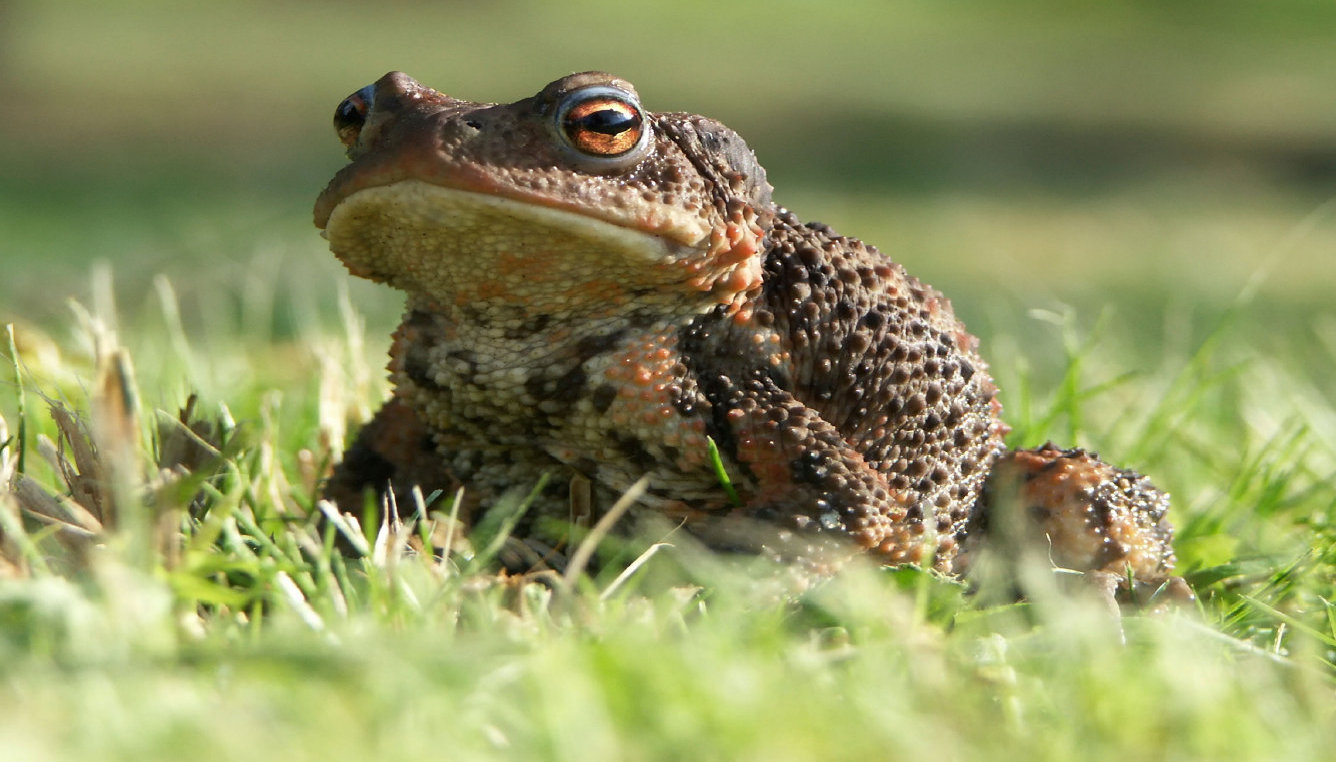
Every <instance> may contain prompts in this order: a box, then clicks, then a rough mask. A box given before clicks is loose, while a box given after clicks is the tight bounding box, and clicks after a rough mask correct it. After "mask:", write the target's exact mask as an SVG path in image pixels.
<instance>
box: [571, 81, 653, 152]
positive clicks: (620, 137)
mask: <svg viewBox="0 0 1336 762" xmlns="http://www.w3.org/2000/svg"><path fill="white" fill-rule="evenodd" d="M556 126H557V132H558V133H559V134H560V135H561V138H562V140H564V141H565V142H566V144H567V145H568V146H570V147H571V148H572V149H574V150H575V151H577V152H578V153H580V154H581V155H582V156H583V157H585V158H586V159H587V160H588V159H592V160H595V161H596V162H598V163H600V164H601V163H602V162H601V161H599V160H603V159H607V160H611V161H610V164H611V165H612V166H628V165H630V164H633V163H635V162H637V161H639V160H640V159H641V158H642V154H643V153H644V151H645V150H646V148H647V146H648V145H649V134H650V130H649V128H648V127H647V126H646V124H645V112H644V111H642V110H641V109H640V104H639V103H637V102H636V101H635V100H634V99H633V98H632V97H631V95H630V94H628V93H626V92H625V91H623V90H619V89H617V88H614V87H588V88H585V89H583V90H577V91H576V92H574V93H571V94H570V95H568V96H567V97H566V99H565V101H564V102H563V103H562V104H561V106H560V108H558V109H557V124H556Z"/></svg>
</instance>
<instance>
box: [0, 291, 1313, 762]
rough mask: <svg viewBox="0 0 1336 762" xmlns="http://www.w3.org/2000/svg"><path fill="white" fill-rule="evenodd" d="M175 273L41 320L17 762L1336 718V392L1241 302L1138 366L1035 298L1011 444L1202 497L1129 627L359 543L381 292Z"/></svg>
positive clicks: (1185, 731)
mask: <svg viewBox="0 0 1336 762" xmlns="http://www.w3.org/2000/svg"><path fill="white" fill-rule="evenodd" d="M336 288H337V287H336V286H335V285H334V283H333V282H331V289H336ZM95 291H101V292H106V291H109V288H108V286H107V285H106V281H105V279H104V280H103V285H102V286H99V287H98V288H97V289H95ZM156 293H157V295H158V299H157V302H158V304H157V307H156V308H155V310H154V311H156V312H157V313H158V315H157V318H156V319H147V318H148V317H150V314H149V311H146V312H145V313H143V317H142V318H141V319H138V320H132V321H128V324H125V323H122V324H121V325H120V327H119V336H118V335H117V333H116V332H114V331H112V330H111V327H110V326H112V325H115V324H117V322H118V321H117V320H116V319H114V316H113V315H112V314H103V315H98V316H95V315H92V314H84V315H83V317H82V318H80V319H79V320H77V321H73V323H74V325H73V329H74V330H73V331H72V337H71V338H69V339H62V340H57V341H54V342H48V343H42V342H41V341H37V340H36V339H40V335H37V336H31V335H25V332H24V331H23V330H20V331H19V333H18V336H17V339H18V341H17V346H18V357H19V361H18V362H17V363H16V364H15V365H14V366H12V369H11V370H12V372H14V373H17V374H18V377H19V383H18V384H16V385H12V386H10V387H9V388H10V389H11V390H12V391H13V392H14V394H13V395H12V396H11V398H10V400H9V401H8V402H6V403H5V407H4V417H5V420H6V421H7V422H8V427H9V433H8V435H7V436H6V435H0V440H4V441H5V442H6V445H5V447H4V449H3V450H0V470H3V471H4V474H3V476H4V477H5V479H6V480H9V479H11V478H13V475H14V472H15V471H16V470H17V467H18V460H19V458H20V457H21V456H22V458H23V460H24V468H25V474H24V477H25V479H29V480H31V481H28V482H25V484H26V485H27V488H28V489H29V490H30V491H29V492H27V493H25V494H26V495H28V497H27V498H26V499H25V501H24V504H25V505H26V506H27V507H28V508H29V510H25V511H20V509H19V502H20V500H18V499H16V496H15V495H13V494H7V493H5V494H0V517H3V520H4V529H5V544H4V546H3V556H2V557H3V559H4V564H5V567H4V571H3V573H2V574H0V576H2V577H3V578H2V579H0V664H3V665H4V670H3V674H4V677H3V679H2V680H0V717H3V719H0V744H3V747H4V748H5V749H7V750H12V751H11V752H10V753H13V754H17V756H15V757H13V758H15V759H25V760H46V759H74V758H81V757H89V756H92V757H95V758H98V759H108V760H112V759H135V760H148V759H175V758H179V756H180V755H181V754H182V753H185V752H184V750H186V749H189V753H190V754H191V755H192V756H193V757H198V758H200V759H204V760H212V759H218V760H226V759H239V758H250V759H257V758H258V759H270V758H273V759H278V758H297V759H306V758H311V759H314V758H343V759H363V758H384V759H419V758H421V759H427V758H439V757H440V756H442V755H445V756H447V757H448V758H463V759H491V758H496V759H514V758H522V759H530V758H532V759H573V758H604V759H678V758H682V757H684V756H691V757H694V758H705V759H761V758H767V759H774V758H779V759H830V758H848V759H901V758H903V759H909V758H922V757H924V756H932V757H934V758H940V759H996V758H998V757H1011V756H1016V757H1025V758H1035V759H1070V758H1072V757H1074V756H1078V755H1079V756H1082V757H1085V758H1093V759H1125V758H1128V757H1129V756H1131V757H1132V758H1138V759H1172V758H1211V759H1263V758H1265V759H1277V758H1294V759H1302V758H1312V759H1318V758H1324V757H1325V756H1326V754H1327V750H1328V749H1330V748H1331V744H1332V743H1333V742H1334V741H1336V737H1333V736H1336V732H1334V731H1333V730H1332V728H1333V727H1336V725H1333V724H1332V722H1331V720H1332V719H1333V712H1336V696H1333V692H1332V685H1333V677H1334V676H1336V675H1334V674H1333V666H1336V614H1333V612H1332V609H1331V605H1330V602H1331V601H1332V600H1333V589H1332V588H1333V580H1334V579H1336V575H1333V571H1336V569H1334V568H1333V567H1334V566H1336V553H1334V552H1333V547H1334V545H1333V537H1336V534H1334V533H1333V531H1332V526H1331V523H1330V522H1331V516H1332V509H1333V508H1334V507H1336V501H1333V493H1332V490H1331V487H1330V484H1329V479H1330V476H1331V474H1332V472H1333V449H1332V447H1331V445H1332V442H1331V440H1330V436H1329V432H1330V430H1331V429H1330V428H1328V427H1327V424H1328V423H1329V422H1330V421H1331V420H1332V416H1333V413H1334V412H1336V411H1334V410H1333V408H1332V405H1331V401H1330V399H1329V398H1327V397H1326V396H1325V394H1324V393H1323V392H1322V391H1321V390H1319V389H1317V388H1313V387H1312V386H1311V383H1310V382H1309V381H1307V380H1306V379H1304V378H1303V376H1302V373H1301V372H1300V371H1298V370H1296V368H1292V367H1287V366H1286V364H1285V363H1284V362H1280V361H1277V360H1276V358H1274V357H1262V356H1258V355H1254V354H1250V350H1248V349H1247V348H1246V346H1243V345H1240V344H1239V343H1237V342H1233V341H1231V337H1233V336H1235V335H1236V332H1238V331H1239V330H1240V327H1239V325H1240V323H1246V317H1247V313H1248V310H1249V309H1251V307H1250V306H1249V305H1246V304H1243V305H1240V306H1239V307H1238V308H1237V312H1236V313H1235V314H1234V315H1233V317H1232V319H1227V320H1224V321H1223V322H1221V323H1219V324H1218V325H1217V326H1216V327H1215V328H1214V329H1213V330H1212V331H1211V332H1208V333H1207V337H1206V339H1205V340H1204V341H1202V342H1200V343H1199V344H1198V345H1197V347H1196V348H1195V350H1193V351H1192V352H1191V353H1189V354H1185V355H1182V356H1178V357H1175V358H1173V359H1172V361H1170V362H1167V363H1166V365H1165V366H1164V367H1163V368H1161V369H1159V370H1156V371H1154V372H1151V373H1148V374H1144V375H1140V376H1135V377H1127V376H1124V375H1122V374H1121V373H1120V372H1119V371H1118V370H1117V368H1119V367H1120V363H1125V362H1126V361H1127V360H1126V355H1125V354H1124V353H1121V352H1120V350H1119V349H1118V348H1117V346H1116V342H1113V341H1112V340H1111V339H1110V338H1106V337H1107V336H1108V335H1109V334H1113V333H1114V328H1113V327H1112V326H1111V325H1109V324H1102V325H1101V326H1097V327H1096V328H1095V330H1093V331H1087V330H1083V329H1081V328H1079V327H1077V326H1076V324H1075V322H1074V321H1073V320H1072V319H1070V318H1064V317H1062V316H1060V315H1056V314H1048V315H1040V316H1038V317H1039V318H1042V320H1041V322H1040V324H1041V325H1048V326H1050V328H1048V329H1047V331H1048V333H1049V335H1050V337H1051V340H1052V341H1053V342H1054V343H1056V344H1058V345H1059V346H1064V345H1065V347H1066V350H1065V352H1066V355H1067V361H1066V367H1067V372H1066V374H1065V375H1064V376H1062V377H1061V378H1060V379H1059V380H1057V382H1056V383H1055V384H1043V383H1042V382H1041V381H1040V380H1038V379H1034V378H1032V377H1030V374H1029V373H1028V372H1027V371H1025V369H1024V367H1023V366H1022V365H1020V364H1017V363H1008V362H1001V363H998V365H999V368H998V372H999V375H1002V376H1004V377H1005V376H1008V375H1010V376H1012V379H1011V382H1012V384H1011V385H1012V388H1013V389H1015V391H1013V392H1012V393H1011V396H1009V397H1008V398H1007V404H1008V406H1009V409H1010V410H1011V411H1012V420H1013V421H1014V422H1015V423H1016V424H1017V431H1016V433H1015V435H1014V436H1015V438H1016V440H1017V442H1025V443H1028V442H1034V441H1038V440H1039V439H1042V438H1044V437H1047V436H1052V437H1054V438H1056V439H1061V440H1063V441H1073V440H1075V441H1078V442H1080V443H1082V444H1087V445H1095V446H1097V447H1099V448H1101V449H1104V450H1106V452H1107V453H1108V454H1111V455H1114V457H1113V459H1114V460H1119V459H1120V456H1123V455H1126V456H1127V457H1129V458H1131V459H1132V461H1131V462H1133V463H1135V464H1136V465H1137V466H1138V467H1141V468H1144V469H1146V470H1149V471H1150V472H1152V473H1154V474H1156V476H1157V477H1162V479H1161V481H1164V482H1166V483H1168V484H1170V485H1171V486H1172V487H1173V489H1174V490H1175V492H1176V493H1177V495H1178V501H1177V502H1176V505H1175V516H1174V518H1175V520H1176V522H1177V524H1178V526H1179V543H1178V548H1179V554H1180V559H1181V566H1180V569H1181V570H1182V571H1183V572H1185V573H1186V575H1187V577H1188V579H1189V580H1190V581H1191V582H1192V583H1193V585H1194V587H1195V588H1196V590H1197V593H1198V596H1199V600H1198V602H1197V603H1196V604H1195V605H1193V606H1189V607H1187V608H1186V609H1183V610H1178V611H1173V612H1169V613H1161V614H1152V613H1149V612H1139V613H1138V612H1134V613H1131V614H1130V615H1129V616H1128V617H1127V618H1125V619H1124V621H1123V630H1124V632H1123V633H1122V637H1124V638H1125V642H1121V641H1120V633H1119V631H1118V629H1119V628H1118V627H1117V626H1116V625H1115V623H1114V622H1112V621H1111V620H1109V618H1108V617H1107V615H1106V614H1104V613H1103V612H1101V611H1100V610H1099V608H1098V606H1095V605H1093V604H1091V602H1090V601H1087V600H1085V599H1083V598H1082V597H1080V596H1079V595H1078V596H1077V597H1075V598H1072V597H1069V596H1068V595H1067V594H1064V593H1060V592H1057V591H1055V590H1053V589H1050V587H1049V586H1046V585H1040V586H1039V587H1038V588H1035V589H1034V590H1033V591H1032V593H1031V596H1030V598H1029V599H1028V601H1027V602H1026V603H1024V604H1014V603H1001V604H999V603H997V602H989V601H985V600H981V599H979V598H976V597H973V596H970V595H968V594H967V592H966V590H965V588H964V587H962V586H961V585H960V584H959V583H957V582H955V581H952V580H946V579H942V578H939V577H936V576H934V575H932V574H929V573H927V572H922V571H917V570H912V569H905V570H895V571H887V570H875V569H870V568H862V567H856V568H854V569H851V570H849V571H848V572H847V573H844V574H841V575H840V576H838V577H836V578H834V579H830V580H827V581H825V582H823V583H821V584H818V585H816V586H815V587H813V588H812V589H808V590H798V589H796V588H794V587H793V585H792V583H791V582H790V581H789V580H788V579H787V578H786V576H785V575H784V574H783V573H782V572H780V571H779V570H776V569H774V568H771V567H768V566H766V565H765V564H762V563H759V562H757V563H748V562H746V561H741V560H737V559H732V560H728V559H721V558H717V557H712V556H710V555H709V554H706V553H702V552H700V551H698V550H696V549H694V548H692V547H691V545H690V543H689V542H687V541H685V540H684V539H683V538H681V537H679V536H675V535H673V534H672V533H671V532H670V531H667V530H665V534H664V535H662V536H648V537H643V538H639V540H638V541H637V542H638V544H637V545H635V546H634V547H636V548H640V549H641V550H648V549H652V551H650V552H646V555H645V558H644V559H642V560H643V563H642V564H636V565H635V567H634V568H633V569H631V570H630V573H629V574H627V575H625V576H622V577H620V578H619V577H618V575H620V574H622V573H623V572H624V571H626V570H627V565H626V564H627V560H626V559H627V558H631V557H634V556H635V555H636V553H637V552H639V551H632V552H631V553H630V556H627V555H626V553H627V551H626V550H625V549H623V550H622V551H621V553H622V556H621V557H622V558H623V560H622V561H620V562H612V563H611V564H610V565H609V566H608V567H607V568H604V569H602V570H601V571H600V573H599V574H598V575H595V576H594V577H582V578H580V579H578V580H576V581H575V584H574V585H573V586H571V587H569V588H568V587H564V586H562V585H561V584H556V585H553V584H552V583H551V581H542V580H534V579H526V578H516V577H510V578H506V577H498V576H497V575H496V573H495V572H494V570H493V565H492V564H491V563H490V562H489V558H488V555H489V550H488V548H486V547H482V546H483V545H484V544H485V543H483V542H481V541H479V542H478V543H477V544H471V543H470V542H469V540H470V539H472V538H467V537H463V536H460V537H458V538H457V540H456V542H454V543H453V544H452V548H453V552H452V553H451V554H450V555H449V556H448V557H447V558H444V559H440V558H435V557H432V556H424V555H419V554H416V553H414V552H412V550H411V547H410V546H408V545H405V544H404V543H408V542H410V541H411V537H410V536H407V535H392V534H391V535H386V536H385V537H383V538H382V547H381V548H380V550H379V551H378V552H377V553H375V554H374V555H373V557H371V558H368V559H360V560H347V559H344V558H342V557H341V556H339V555H338V554H337V553H335V552H333V551H332V540H333V537H332V531H333V530H332V529H331V528H330V527H327V526H326V527H321V526H318V525H317V524H316V523H315V522H313V521H312V520H311V515H312V506H311V501H312V486H313V484H314V481H315V479H316V478H317V477H318V474H319V473H320V472H321V470H322V469H323V468H324V467H325V466H326V465H327V464H328V462H329V460H330V459H331V458H332V457H334V455H335V454H336V453H337V452H338V451H339V449H340V448H341V446H342V442H343V441H344V439H345V438H346V436H347V434H346V432H347V427H348V426H349V425H350V424H351V423H354V422H355V421H356V420H357V419H360V418H362V417H364V416H365V414H366V411H367V410H368V409H369V408H370V407H371V406H372V405H374V404H375V403H376V401H377V399H378V397H379V395H380V394H381V393H382V390H381V388H380V386H379V385H378V384H377V383H374V382H371V381H368V379H375V378H376V377H377V375H378V374H377V373H376V372H375V371H374V370H372V368H373V367H374V366H373V362H374V361H373V360H369V359H368V356H374V355H375V354H376V352H377V350H371V349H368V348H367V346H366V345H367V341H366V339H364V337H363V335H362V334H363V331H364V329H363V328H362V321H363V319H362V318H361V317H360V316H359V315H357V314H356V312H355V311H354V309H353V308H352V307H351V305H350V303H349V302H347V301H346V300H345V301H344V307H343V308H342V317H341V318H340V317H339V316H337V315H324V316H322V317H320V319H319V320H317V321H316V322H315V323H310V324H307V327H305V328H303V329H302V330H303V331H304V332H303V333H302V334H301V335H300V337H299V339H300V340H299V341H297V342H292V343H289V342H284V341H278V342H277V343H274V344H268V343H266V342H264V341H257V340H256V337H255V336H254V335H236V334H231V333H229V332H227V331H225V330H223V329H218V328H215V330H214V333H213V334H211V335H208V336H206V337H203V338H195V337H193V336H192V335H190V333H189V331H188V330H187V329H186V328H184V327H182V325H183V323H182V320H181V319H180V317H179V313H180V307H179V306H178V305H177V304H176V300H175V292H174V290H173V289H172V288H171V287H170V284H168V283H166V282H159V284H158V286H157V289H156ZM101 301H103V302H104V303H106V302H108V301H109V297H106V298H104V299H102V300H101ZM339 326H342V327H341V328H339ZM1019 338H1020V337H1019V336H1013V337H1011V340H1012V341H1018V340H1019ZM1006 339H1007V337H1005V336H1003V337H999V338H998V339H997V340H995V346H1001V347H1005V346H1006ZM1027 341H1032V339H1030V337H1027ZM121 342H123V344H122V343H121ZM372 343H373V344H374V343H375V342H372ZM1006 355H1007V353H1006V352H1005V351H1003V352H1002V356H1003V357H1005V356H1006ZM276 359H277V360H279V362H275V360H276ZM218 368H229V369H230V371H229V373H230V380H229V382H228V383H227V384H223V385H221V386H222V387H223V388H222V394H220V395H219V396H208V397H205V398H204V399H201V400H198V401H193V402H190V403H189V406H190V407H191V411H190V414H189V415H183V414H182V413H181V408H182V407H183V406H186V405H187V404H188V403H187V393H188V388H187V387H186V386H184V385H182V379H183V378H185V379H190V378H195V379H199V378H206V377H208V375H209V374H210V373H211V372H213V370H214V369H218ZM274 368H278V370H277V371H275V370H273V369H274ZM317 369H318V370H320V371H322V372H320V373H317V372H316V371H317ZM1005 380H1006V379H1005V378H1004V381H1005ZM1050 386H1051V388H1048V387H1050ZM1041 387H1044V388H1041ZM1277 389H1287V390H1289V392H1290V394H1291V395H1295V396H1291V397H1290V399H1288V400H1286V399H1284V398H1281V397H1277V396H1276V395H1275V391H1276V390H1277ZM20 404H21V405H22V406H23V407H24V410H23V411H22V413H20V411H19V410H18V406H19V405H20ZM50 405H54V406H55V409H56V410H58V411H69V412H68V413H65V414H61V415H57V416H55V417H54V418H53V417H52V415H50V414H49V413H48V412H47V410H48V406H50ZM1127 409H1131V410H1136V411H1138V412H1136V413H1134V414H1132V415H1125V416H1121V417H1120V416H1117V415H1111V413H1110V411H1117V410H1127ZM76 412H77V415H74V414H72V413H76ZM185 422H190V423H193V424H194V425H193V426H190V427H187V426H186V425H185ZM200 422H204V423H203V424H201V423H200ZM1103 422H1112V424H1113V425H1111V426H1110V425H1100V424H1101V423H1103ZM20 423H23V424H25V425H26V426H25V428H26V431H24V432H23V435H24V436H23V437H22V438H20V437H19V430H20ZM86 442H91V443H92V445H93V446H94V448H95V449H84V450H81V449H80V447H81V446H83V443H86ZM1220 443H1229V446H1228V447H1221V446H1220ZM53 464H56V467H54V468H53ZM60 464H64V465H60ZM71 466H72V467H71ZM186 466H189V468H187V467H186ZM90 477H91V478H90ZM34 487H40V489H41V491H42V493H43V494H46V495H47V496H48V499H47V502H45V503H44V502H42V501H41V500H37V499H34V498H32V497H31V495H32V494H33V493H32V492H31V490H32V489H33V488H34ZM69 499H73V500H76V501H78V502H80V503H81V504H82V506H83V508H85V509H86V510H83V511H81V510H78V509H77V508H74V507H72V506H71V505H70V503H69ZM52 501H54V502H52ZM34 506H39V507H40V506H45V507H44V508H42V510H43V511H44V512H45V513H46V514H48V515H47V518H45V519H42V520H37V517H36V512H35V511H33V510H31V509H32V508H33V507H34ZM440 518H442V520H443V521H444V517H440ZM386 541H388V544H385V543H386Z"/></svg>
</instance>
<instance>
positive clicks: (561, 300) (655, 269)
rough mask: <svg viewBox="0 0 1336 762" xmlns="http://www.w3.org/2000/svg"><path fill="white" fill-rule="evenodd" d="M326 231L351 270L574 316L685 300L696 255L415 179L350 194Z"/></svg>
mask: <svg viewBox="0 0 1336 762" xmlns="http://www.w3.org/2000/svg"><path fill="white" fill-rule="evenodd" d="M325 237H326V238H328V239H329V244H330V249H331V250H332V251H333V252H334V254H335V255H336V256H338V258H339V259H340V260H342V261H343V263H344V264H345V265H347V267H348V269H349V270H350V271H351V272H352V273H353V274H355V275H359V276H362V277H365V278H369V279H371V280H374V281H377V282H381V283H386V284H389V285H390V286H393V287H395V288H398V289H402V290H404V291H407V292H409V293H410V294H414V295H417V296H420V297H425V298H427V299H429V300H431V301H432V302H435V303H437V304H439V305H441V306H445V307H449V306H452V305H453V306H465V305H469V304H478V303H492V302H500V303H506V304H509V305H511V306H514V307H520V308H529V311H533V312H570V313H572V314H574V313H582V312H588V311H589V310H590V309H598V310H606V309H613V310H615V309H617V308H618V306H625V305H626V304H627V303H628V302H630V301H632V300H638V299H642V298H644V297H645V295H647V294H649V295H653V294H659V295H663V294H676V295H677V298H682V297H685V296H688V294H684V293H683V292H682V290H681V285H682V284H683V282H684V281H685V280H687V278H688V276H689V275H690V273H691V270H692V268H691V263H692V261H694V260H697V259H699V258H700V257H701V255H702V252H701V251H700V250H699V249H697V248H692V247H687V246H683V245H681V244H678V243H675V242H672V241H670V240H668V239H666V238H663V237H661V236H657V235H653V234H651V233H646V232H643V231H640V230H636V229H633V228H628V227H623V226H621V225H615V224H612V223H609V222H605V221H603V220H600V219H596V218H594V217H589V216H586V215H582V214H577V213H574V212H569V211H565V210H562V209H553V208H551V207H547V206H540V205H536V204H531V203H524V202H521V201H516V200H513V199H508V198H504V197H500V196H494V195H488V194H482V193H474V192H471V191H463V190H457V189H453V188H444V187H441V186H439V185H434V184H431V183H427V182H423V181H420V180H403V181H400V182H397V183H394V184H392V185H385V186H377V187H372V188H366V189H363V190H359V191H357V192H355V193H353V194H351V195H350V196H348V197H347V198H345V199H344V200H343V201H342V202H340V203H339V204H338V206H336V207H335V208H334V209H333V211H332V213H331V214H330V216H329V222H328V224H327V225H326V228H325ZM675 285H676V286H677V287H674V286H675ZM701 296H702V297H705V295H704V294H702V295H701ZM704 301H710V300H708V298H707V299H704ZM703 306H704V305H703Z"/></svg>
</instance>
